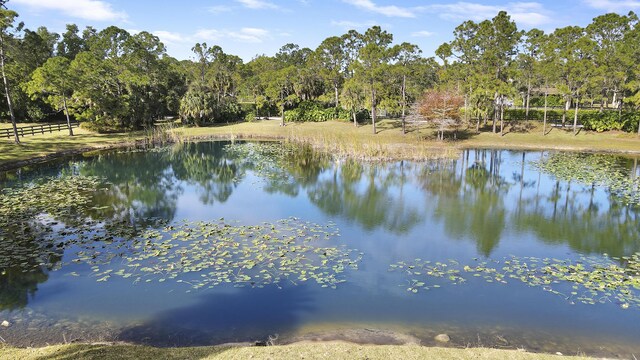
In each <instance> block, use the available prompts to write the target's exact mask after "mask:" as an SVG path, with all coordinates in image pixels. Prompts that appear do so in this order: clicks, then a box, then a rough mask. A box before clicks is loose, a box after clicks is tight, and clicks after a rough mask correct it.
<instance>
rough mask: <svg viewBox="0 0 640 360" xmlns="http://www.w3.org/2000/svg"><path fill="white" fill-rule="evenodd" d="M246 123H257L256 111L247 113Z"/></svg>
mask: <svg viewBox="0 0 640 360" xmlns="http://www.w3.org/2000/svg"><path fill="white" fill-rule="evenodd" d="M244 121H246V122H254V121H256V113H255V111H249V112H247V114H246V115H245V116H244Z"/></svg>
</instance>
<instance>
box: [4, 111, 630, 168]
mask: <svg viewBox="0 0 640 360" xmlns="http://www.w3.org/2000/svg"><path fill="white" fill-rule="evenodd" d="M246 124H249V125H251V124H255V123H236V124H232V125H229V126H230V127H234V126H247V125H246ZM296 125H297V126H299V125H301V124H292V125H291V124H290V125H289V126H288V127H285V129H287V128H290V127H293V126H296ZM303 126H304V125H303ZM365 127H366V126H362V127H360V128H358V129H361V128H365ZM221 129H222V130H225V129H227V127H226V126H214V127H201V128H178V133H177V134H175V130H172V132H173V134H172V135H173V136H174V137H176V138H177V140H176V139H175V138H174V139H170V140H169V141H166V140H165V141H163V142H159V143H158V142H154V141H153V139H151V140H150V139H148V138H145V137H142V136H140V137H137V138H133V139H131V138H129V139H126V140H124V141H118V142H111V143H108V144H99V145H89V144H80V146H78V147H77V148H71V149H61V150H55V151H53V152H50V153H47V154H45V155H40V154H35V155H32V156H28V157H26V158H23V159H15V160H5V161H2V160H0V171H1V172H5V171H10V170H15V169H18V168H21V167H24V166H30V165H35V164H42V163H46V162H48V161H52V160H56V159H60V158H64V157H66V156H74V155H82V154H84V153H87V152H93V151H98V152H99V151H109V150H117V149H126V148H130V149H141V148H145V147H148V146H156V145H163V144H164V145H166V144H172V143H177V142H198V141H291V142H294V143H298V144H302V145H310V146H311V147H313V148H314V149H315V150H317V151H322V152H327V153H331V154H333V155H334V156H337V157H339V158H354V159H356V160H363V161H383V162H384V161H401V160H410V161H412V160H415V161H420V160H426V159H432V158H434V157H435V158H443V157H444V158H447V157H449V158H450V157H452V155H456V156H457V154H459V153H460V152H461V151H464V150H469V149H495V150H507V151H559V152H582V153H591V154H610V155H622V156H633V157H635V156H640V139H638V140H637V142H638V149H637V150H635V149H620V148H616V147H615V146H612V147H604V148H598V149H593V148H588V147H584V146H582V145H575V144H558V145H553V146H548V145H545V144H529V143H517V141H503V142H493V143H486V142H479V141H474V140H473V138H472V140H455V141H452V140H445V141H444V142H436V141H433V140H423V141H422V142H420V143H416V142H415V141H403V142H402V141H401V142H392V143H388V142H387V143H384V142H371V143H370V144H367V145H368V148H367V147H364V148H361V149H357V148H348V147H344V146H346V145H345V143H347V141H341V140H344V139H335V138H331V139H326V138H323V139H320V141H319V140H318V138H317V137H314V136H308V135H307V134H293V131H291V132H290V133H289V134H288V135H287V134H282V133H281V134H278V133H267V134H265V133H260V132H259V131H256V132H254V133H251V132H247V133H234V132H233V130H234V129H233V128H228V129H227V130H228V131H226V132H224V131H220V130H221ZM492 135H493V134H488V135H487V136H492ZM589 135H595V136H599V135H600V134H589ZM78 136H83V135H78ZM375 136H380V135H375ZM495 136H499V135H498V134H495ZM374 139H375V138H374ZM400 139H401V140H402V139H403V138H400ZM404 139H405V140H412V139H411V138H404ZM500 139H504V137H500V138H498V140H500ZM55 140H57V139H53V141H52V142H51V143H52V144H51V145H55ZM358 145H361V144H355V145H352V147H357V146H358ZM2 146H16V145H15V144H13V143H11V144H4V145H3V144H0V148H1V147H2ZM18 146H21V145H18ZM338 147H342V148H340V149H338ZM371 148H373V149H371ZM395 151H397V152H398V153H397V154H396V153H394V152H395ZM429 153H430V154H429ZM453 157H455V156H453Z"/></svg>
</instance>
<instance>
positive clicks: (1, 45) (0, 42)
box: [0, 33, 20, 144]
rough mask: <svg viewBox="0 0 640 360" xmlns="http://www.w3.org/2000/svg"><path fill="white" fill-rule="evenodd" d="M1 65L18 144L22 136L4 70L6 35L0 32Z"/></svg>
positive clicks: (15, 138) (14, 133)
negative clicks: (20, 135)
mask: <svg viewBox="0 0 640 360" xmlns="http://www.w3.org/2000/svg"><path fill="white" fill-rule="evenodd" d="M0 67H1V69H2V82H3V83H4V92H5V94H6V95H7V107H8V108H9V115H10V116H11V125H13V136H14V141H15V142H16V144H20V137H19V136H18V126H17V125H16V115H15V114H14V113H13V102H12V101H11V94H10V93H9V83H8V81H7V75H6V73H5V70H4V35H3V34H1V33H0Z"/></svg>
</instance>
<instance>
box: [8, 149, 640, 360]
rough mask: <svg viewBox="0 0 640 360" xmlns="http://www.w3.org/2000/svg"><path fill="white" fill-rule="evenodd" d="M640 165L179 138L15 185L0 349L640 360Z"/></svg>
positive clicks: (13, 178)
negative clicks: (407, 156)
mask: <svg viewBox="0 0 640 360" xmlns="http://www.w3.org/2000/svg"><path fill="white" fill-rule="evenodd" d="M639 177H640V172H639V171H638V166H637V159H635V160H634V159H632V158H624V157H613V156H605V155H588V154H561V153H549V152H516V151H502V150H465V151H464V152H463V153H462V154H461V156H460V157H459V158H458V159H447V160H432V161H428V162H406V161H400V162H390V163H362V162H357V161H351V160H336V159H331V158H329V157H328V156H324V155H321V154H317V153H314V152H313V151H311V150H310V149H308V148H304V147H295V146H292V145H286V144H280V143H237V142H236V143H233V144H232V143H228V142H197V143H184V144H178V145H175V146H171V147H165V148H156V149H152V150H149V151H111V152H102V153H94V154H86V155H85V156H75V157H71V158H66V159H64V160H58V161H54V162H50V163H47V164H42V165H38V166H34V167H30V168H23V169H19V170H16V171H12V172H8V173H5V174H3V176H2V187H3V188H4V190H3V192H2V204H3V205H2V210H1V211H0V226H1V228H0V321H3V320H6V321H8V322H9V326H8V327H4V326H2V327H0V336H1V338H0V340H2V341H3V342H7V343H10V344H14V345H20V346H28V345H43V344H46V343H60V342H70V341H99V340H106V341H111V340H119V341H128V342H135V343H143V344H150V345H156V346H176V345H177V346H187V345H212V344H221V343H229V342H255V341H267V342H269V341H270V342H273V343H287V342H291V341H296V340H331V339H344V340H351V341H356V342H373V343H385V344H396V343H407V342H409V343H411V342H415V343H422V344H426V345H434V344H435V343H436V342H435V340H434V336H435V335H437V334H440V333H447V334H448V335H449V336H450V337H451V343H450V344H449V345H452V346H468V345H471V346H495V347H504V348H525V349H528V350H532V351H549V352H557V351H560V352H563V353H565V354H575V353H577V352H581V353H586V354H591V355H604V356H621V357H625V358H631V357H632V354H634V353H635V354H638V353H640V291H639V288H640V259H639V258H638V255H637V254H638V253H640V225H639V220H640V198H639V197H638V194H639V193H640V186H639V185H640V180H638V178H639Z"/></svg>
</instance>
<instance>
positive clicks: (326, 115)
mask: <svg viewBox="0 0 640 360" xmlns="http://www.w3.org/2000/svg"><path fill="white" fill-rule="evenodd" d="M349 115H350V114H349V112H348V111H346V110H344V109H342V108H338V109H336V108H333V107H332V108H326V107H325V106H324V105H323V104H321V103H319V102H315V101H303V102H301V103H300V104H298V107H297V108H295V109H292V110H288V111H285V113H284V119H285V121H290V122H293V121H299V122H322V121H328V120H337V119H339V120H349Z"/></svg>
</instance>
